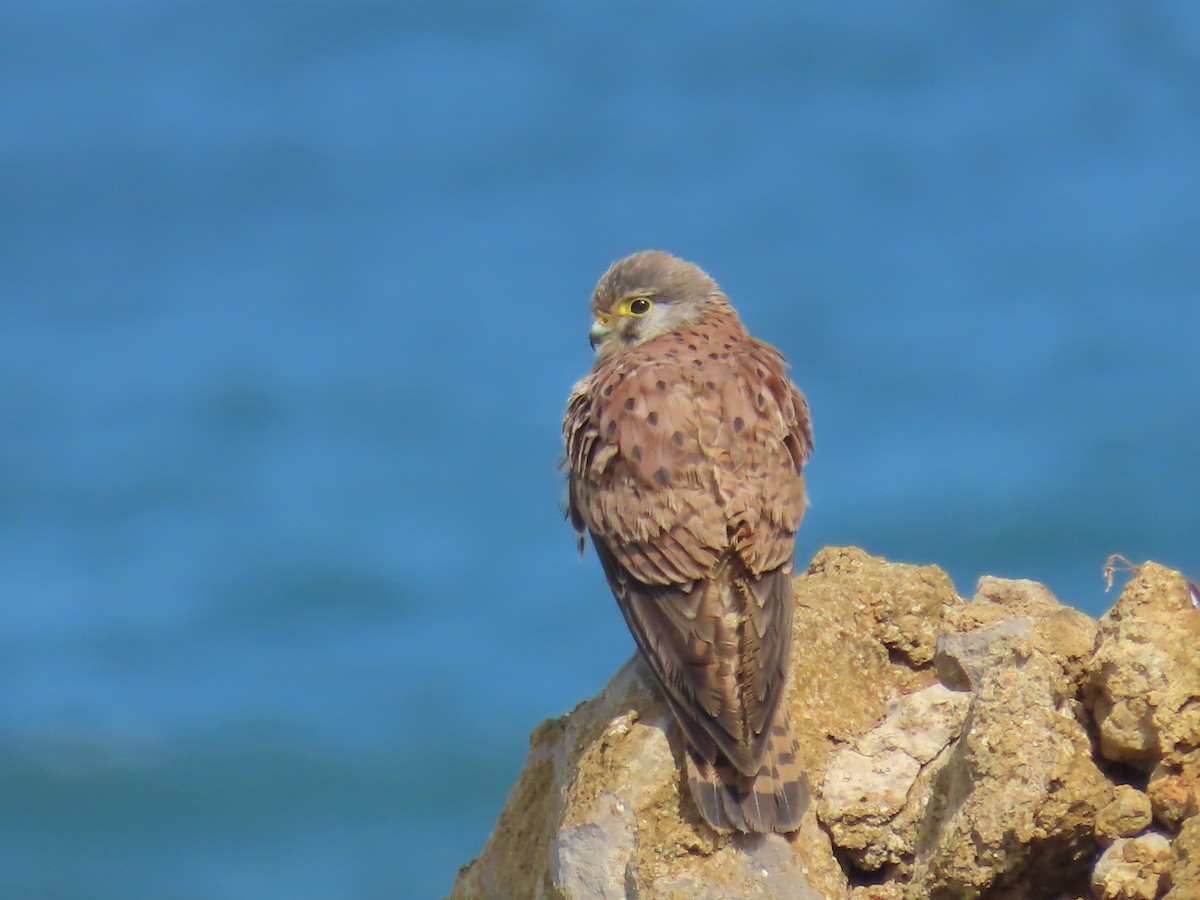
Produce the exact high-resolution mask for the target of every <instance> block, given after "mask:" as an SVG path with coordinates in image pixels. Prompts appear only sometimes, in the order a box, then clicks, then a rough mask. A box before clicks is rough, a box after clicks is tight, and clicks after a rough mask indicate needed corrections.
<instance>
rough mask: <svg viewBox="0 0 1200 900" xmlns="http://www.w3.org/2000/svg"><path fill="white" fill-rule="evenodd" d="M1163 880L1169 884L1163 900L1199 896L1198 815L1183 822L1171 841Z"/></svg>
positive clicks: (1199, 840)
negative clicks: (1169, 861) (1167, 864)
mask: <svg viewBox="0 0 1200 900" xmlns="http://www.w3.org/2000/svg"><path fill="white" fill-rule="evenodd" d="M1163 880H1164V881H1165V882H1166V884H1167V885H1169V888H1168V890H1167V892H1166V893H1165V894H1163V900H1195V898H1196V897H1200V816H1192V818H1190V819H1188V820H1187V821H1186V822H1184V823H1183V827H1182V828H1180V829H1179V834H1177V835H1176V836H1175V840H1173V841H1172V842H1171V866H1170V868H1169V869H1168V870H1167V875H1166V877H1165V878H1164V879H1163Z"/></svg>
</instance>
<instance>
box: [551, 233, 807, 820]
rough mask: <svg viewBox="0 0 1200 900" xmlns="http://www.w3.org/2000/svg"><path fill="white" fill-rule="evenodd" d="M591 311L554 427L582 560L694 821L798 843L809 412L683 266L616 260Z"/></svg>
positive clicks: (650, 253) (659, 258) (704, 281)
mask: <svg viewBox="0 0 1200 900" xmlns="http://www.w3.org/2000/svg"><path fill="white" fill-rule="evenodd" d="M590 306H591V313H592V317H593V322H592V324H591V327H590V330H589V341H590V343H591V345H592V348H593V350H594V351H595V358H594V362H593V364H592V368H591V371H590V372H589V373H588V374H587V375H586V376H584V377H583V378H582V379H580V380H579V381H578V382H577V383H576V384H575V385H574V387H573V388H572V390H571V393H570V396H569V399H568V401H567V408H566V413H565V415H564V418H563V442H564V448H565V450H564V457H563V462H562V465H563V468H564V469H565V470H566V480H567V503H566V505H567V510H566V513H567V516H568V517H569V519H570V521H571V524H572V526H573V528H574V530H575V533H576V537H577V541H578V547H579V551H580V553H581V554H582V553H584V552H585V545H586V538H587V537H588V536H590V538H591V542H592V546H593V547H594V548H595V551H596V554H597V556H598V557H599V559H600V564H601V567H602V568H603V570H604V575H605V579H606V580H607V582H608V586H609V588H610V589H611V590H612V593H613V595H614V597H615V598H616V601H617V605H618V606H619V608H620V610H621V613H622V614H623V616H624V618H625V622H626V624H627V625H628V626H629V630H630V632H632V634H633V637H634V640H635V642H636V644H637V646H638V649H639V651H640V653H641V655H642V656H643V657H644V659H645V661H646V663H647V665H648V668H649V671H650V672H651V674H652V676H653V680H654V681H655V682H656V683H657V685H658V688H659V689H660V690H661V692H662V694H663V696H664V697H665V698H666V701H667V705H668V706H669V708H670V709H671V711H672V712H673V714H674V718H675V720H676V721H677V722H678V724H679V727H680V730H681V731H682V734H683V737H684V742H683V744H684V755H685V765H686V771H687V781H688V784H689V786H690V789H691V794H692V797H693V799H694V801H695V805H696V808H697V810H698V811H699V813H700V814H701V816H702V817H703V818H704V820H705V821H707V822H708V824H709V825H711V826H712V827H713V828H714V829H717V830H721V831H728V832H733V831H740V832H746V833H772V832H776V833H788V832H792V831H795V830H797V829H798V828H799V827H800V819H801V817H802V816H803V814H804V811H805V808H806V807H807V805H808V801H809V797H810V791H809V784H808V778H807V775H806V774H805V772H804V769H803V766H802V764H801V763H800V761H799V759H798V744H797V741H796V738H795V735H794V732H793V731H792V727H791V725H790V723H789V720H788V715H787V710H786V708H785V706H784V704H783V697H784V693H785V690H786V688H787V682H788V673H789V670H790V658H791V645H792V612H793V605H794V602H795V601H794V596H793V593H792V587H791V575H792V569H793V566H794V563H795V552H796V551H795V539H796V532H797V530H798V529H799V527H800V521H801V519H802V517H803V515H804V511H805V507H806V502H807V501H806V494H805V485H804V473H803V468H804V465H805V463H806V462H807V461H808V458H809V456H810V454H811V453H812V449H813V433H812V424H811V420H810V417H809V407H808V402H807V400H806V399H805V397H804V395H803V394H802V393H801V392H800V390H799V389H798V388H797V387H796V386H795V385H794V384H793V383H792V381H791V380H790V379H789V377H788V375H787V363H786V362H785V360H784V357H783V355H782V354H781V353H780V352H779V351H778V350H776V349H775V348H774V347H772V346H770V345H769V344H766V343H763V342H762V341H759V340H756V339H755V338H753V337H751V336H750V335H749V333H748V332H747V331H746V329H745V327H744V326H743V325H742V322H741V320H740V319H739V318H738V315H737V312H736V311H735V310H734V308H733V305H732V304H731V303H730V301H729V299H728V298H727V297H726V296H725V294H724V293H723V292H722V291H721V289H720V288H719V287H718V286H717V283H716V282H715V281H714V280H713V279H712V278H711V277H710V276H709V275H708V274H707V273H706V272H704V271H703V270H702V269H701V268H700V267H699V266H697V265H695V264H693V263H690V262H686V261H684V260H682V259H679V258H677V257H675V256H672V255H671V254H669V253H666V252H663V251H660V250H645V251H641V252H639V253H635V254H633V255H632V256H628V257H625V258H624V259H620V260H618V261H616V262H614V263H613V264H612V265H611V266H610V267H609V268H608V270H607V271H606V272H605V273H604V275H603V276H602V277H601V278H600V281H599V282H598V284H597V285H596V289H595V292H594V293H593V294H592V298H591V304H590Z"/></svg>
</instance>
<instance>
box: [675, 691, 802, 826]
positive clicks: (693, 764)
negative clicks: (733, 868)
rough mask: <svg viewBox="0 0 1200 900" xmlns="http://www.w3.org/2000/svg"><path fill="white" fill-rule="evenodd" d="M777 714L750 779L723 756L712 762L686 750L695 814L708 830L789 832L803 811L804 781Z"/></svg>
mask: <svg viewBox="0 0 1200 900" xmlns="http://www.w3.org/2000/svg"><path fill="white" fill-rule="evenodd" d="M796 751H797V745H796V740H795V738H794V737H793V736H792V731H791V728H790V727H789V726H788V722H787V718H786V716H784V715H783V711H782V710H780V713H779V714H778V715H777V716H776V721H775V723H774V725H773V726H772V727H771V735H770V739H769V740H768V742H767V747H766V752H765V753H764V754H763V762H762V766H761V767H760V768H759V770H758V774H756V775H743V774H742V773H741V772H739V771H738V770H737V768H736V767H734V765H733V764H732V763H730V762H729V760H728V759H726V758H725V757H724V756H720V755H718V757H717V758H716V760H715V761H711V762H710V761H709V760H706V759H704V757H702V756H700V754H699V753H697V752H696V750H695V749H694V748H692V747H691V746H689V747H688V748H687V774H688V784H689V785H690V787H691V789H692V796H693V797H694V798H695V800H696V806H697V808H698V809H699V810H700V814H701V815H702V816H704V818H705V820H706V821H707V822H708V823H709V824H710V825H712V826H713V827H714V828H721V829H726V830H734V831H746V832H779V833H786V832H789V831H795V830H796V829H798V828H799V827H800V819H801V817H802V816H803V815H804V811H805V810H806V809H807V808H808V802H809V797H810V795H811V794H810V790H809V784H808V776H807V775H806V774H805V772H804V770H803V769H802V768H801V767H800V763H799V760H798V759H797V752H796Z"/></svg>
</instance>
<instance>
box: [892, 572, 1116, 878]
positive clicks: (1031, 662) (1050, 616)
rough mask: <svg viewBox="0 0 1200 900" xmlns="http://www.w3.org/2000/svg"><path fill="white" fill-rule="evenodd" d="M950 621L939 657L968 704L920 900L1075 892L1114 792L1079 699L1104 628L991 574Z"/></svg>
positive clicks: (942, 774) (926, 854)
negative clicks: (995, 892) (1090, 651)
mask: <svg viewBox="0 0 1200 900" xmlns="http://www.w3.org/2000/svg"><path fill="white" fill-rule="evenodd" d="M944 624H945V627H946V628H947V633H946V634H945V635H943V636H942V637H941V638H939V641H938V648H937V653H936V655H935V659H934V662H935V665H936V666H937V669H938V671H939V672H942V673H944V677H945V678H947V679H948V680H950V681H951V682H952V683H954V684H957V685H960V686H966V687H969V688H970V706H969V709H968V712H967V718H966V724H965V726H964V728H963V733H962V736H961V737H960V739H959V740H958V741H957V742H956V743H955V745H954V747H953V748H952V749H951V751H950V753H949V754H948V756H947V758H946V760H945V763H944V765H943V766H942V768H941V770H940V771H939V772H938V773H937V775H936V776H935V783H934V790H933V797H932V800H931V802H930V804H929V809H928V811H927V812H926V814H925V817H924V821H923V822H922V826H921V827H922V831H921V834H920V837H919V840H918V843H917V850H916V857H915V860H914V862H913V866H912V877H911V885H912V892H911V896H913V897H920V896H927V897H934V898H937V897H947V898H948V897H970V896H979V895H982V894H983V893H984V892H986V891H988V890H990V889H992V888H994V887H995V886H997V885H1001V884H1002V885H1004V886H1005V889H1006V890H1008V891H1010V892H1014V894H1013V895H1014V896H1030V897H1032V896H1037V895H1039V894H1040V895H1041V896H1046V895H1047V893H1048V892H1050V891H1053V890H1062V889H1066V888H1067V887H1068V886H1069V885H1071V884H1072V883H1073V882H1076V881H1078V880H1079V879H1080V878H1081V877H1083V876H1085V875H1086V871H1087V868H1088V866H1089V863H1090V861H1091V859H1092V857H1093V856H1094V854H1095V851H1096V843H1095V837H1094V834H1093V830H1094V822H1095V818H1096V814H1097V813H1098V812H1099V810H1100V809H1101V808H1103V807H1104V806H1105V805H1107V804H1108V802H1109V801H1110V800H1111V797H1112V786H1111V785H1110V784H1109V782H1108V781H1107V779H1106V778H1105V776H1104V775H1103V773H1101V772H1100V770H1099V769H1098V768H1097V767H1096V765H1095V763H1094V761H1093V759H1092V747H1091V743H1090V741H1089V739H1088V735H1087V731H1086V729H1085V728H1084V727H1083V725H1082V724H1081V722H1080V712H1081V710H1080V709H1079V708H1078V704H1077V702H1076V699H1075V698H1076V697H1077V695H1078V693H1079V689H1080V685H1081V682H1082V679H1083V677H1084V673H1085V666H1084V660H1085V659H1086V655H1087V651H1086V650H1085V649H1084V648H1085V647H1088V646H1090V644H1091V643H1092V641H1093V635H1094V633H1095V623H1094V622H1093V621H1092V620H1091V619H1089V618H1088V617H1087V616H1084V615H1083V614H1082V613H1078V612H1076V611H1074V610H1071V609H1069V608H1067V607H1064V606H1062V605H1061V604H1059V603H1058V602H1057V601H1056V600H1054V598H1053V596H1052V595H1051V594H1050V593H1049V592H1048V591H1047V590H1046V589H1045V588H1044V587H1042V586H1041V585H1038V584H1035V583H1033V582H1028V581H1003V580H1001V579H995V578H985V579H982V580H981V581H980V585H979V591H978V592H977V594H976V597H975V599H974V601H973V602H972V603H971V604H969V605H967V606H965V607H962V608H959V609H957V610H953V611H952V612H951V614H949V615H948V616H947V620H946V622H945V623H944Z"/></svg>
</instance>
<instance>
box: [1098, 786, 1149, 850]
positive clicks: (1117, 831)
mask: <svg viewBox="0 0 1200 900" xmlns="http://www.w3.org/2000/svg"><path fill="white" fill-rule="evenodd" d="M1150 819H1151V815H1150V798H1149V797H1147V796H1146V795H1145V794H1144V793H1142V792H1141V791H1139V790H1138V789H1137V788H1134V787H1130V786H1129V785H1127V784H1122V785H1119V786H1118V787H1117V788H1116V790H1115V791H1114V794H1113V799H1112V801H1111V802H1110V803H1109V804H1108V805H1107V806H1105V807H1104V809H1102V810H1100V812H1099V814H1098V815H1097V816H1096V828H1095V832H1096V840H1098V841H1100V842H1101V843H1104V844H1107V843H1110V842H1111V841H1114V840H1116V839H1117V838H1127V837H1133V836H1134V835H1135V834H1139V833H1140V832H1142V831H1144V830H1145V829H1146V828H1147V827H1148V826H1149V825H1150Z"/></svg>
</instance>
